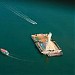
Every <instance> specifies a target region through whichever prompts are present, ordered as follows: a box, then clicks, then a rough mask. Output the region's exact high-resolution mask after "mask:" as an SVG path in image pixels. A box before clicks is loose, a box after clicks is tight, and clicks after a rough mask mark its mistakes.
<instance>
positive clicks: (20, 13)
mask: <svg viewBox="0 0 75 75" xmlns="http://www.w3.org/2000/svg"><path fill="white" fill-rule="evenodd" d="M8 9H9V10H10V11H12V12H13V13H14V14H16V15H17V16H19V17H21V18H23V19H25V20H26V21H28V22H29V23H31V24H37V22H35V21H33V20H32V19H31V18H29V17H28V16H27V15H24V14H23V13H22V12H21V11H20V12H19V11H16V10H15V9H13V8H8Z"/></svg>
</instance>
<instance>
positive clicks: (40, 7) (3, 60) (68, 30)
mask: <svg viewBox="0 0 75 75" xmlns="http://www.w3.org/2000/svg"><path fill="white" fill-rule="evenodd" d="M9 7H12V8H13V9H15V10H17V11H18V12H22V13H23V14H25V15H27V16H28V17H29V18H31V19H32V20H34V21H35V22H37V24H36V25H35V24H34V25H33V24H31V23H30V22H28V21H26V20H25V19H23V18H21V17H20V16H18V15H16V14H15V13H13V12H12V11H10V10H9V9H8V8H9ZM73 25H74V24H73V10H72V8H71V7H69V6H64V5H58V4H52V3H51V4H42V3H32V2H30V3H28V2H27V3H26V2H18V1H17V2H1V3H0V48H5V49H7V50H8V51H9V52H10V54H11V55H13V56H15V57H18V58H22V59H25V60H28V61H27V62H25V61H19V60H15V59H12V58H10V57H6V56H4V55H2V54H1V53H0V75H74V29H73V28H74V27H73ZM48 32H52V33H53V39H54V40H56V42H57V43H58V44H59V46H60V47H61V48H62V50H63V53H64V54H63V56H61V57H51V58H48V57H46V56H44V55H41V54H40V53H39V52H38V49H37V48H36V47H35V45H34V43H33V41H32V39H31V35H32V34H35V33H48ZM30 61H34V62H30Z"/></svg>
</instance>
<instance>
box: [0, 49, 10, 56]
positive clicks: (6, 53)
mask: <svg viewBox="0 0 75 75" xmlns="http://www.w3.org/2000/svg"><path fill="white" fill-rule="evenodd" d="M0 52H1V53H2V54H4V55H7V56H9V52H8V51H7V50H6V49H3V48H0Z"/></svg>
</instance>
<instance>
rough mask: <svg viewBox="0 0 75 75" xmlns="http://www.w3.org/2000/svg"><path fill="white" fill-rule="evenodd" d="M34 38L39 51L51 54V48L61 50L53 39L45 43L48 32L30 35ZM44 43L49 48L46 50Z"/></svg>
mask: <svg viewBox="0 0 75 75" xmlns="http://www.w3.org/2000/svg"><path fill="white" fill-rule="evenodd" d="M31 37H32V39H33V40H34V42H35V44H36V46H37V47H38V49H39V50H40V52H41V53H43V54H47V55H51V52H52V50H53V51H59V50H61V49H60V47H59V46H58V45H57V43H56V42H55V41H53V40H51V41H50V42H49V44H47V41H48V34H35V35H32V36H31ZM46 44H47V47H48V48H49V49H50V50H51V51H50V50H46Z"/></svg>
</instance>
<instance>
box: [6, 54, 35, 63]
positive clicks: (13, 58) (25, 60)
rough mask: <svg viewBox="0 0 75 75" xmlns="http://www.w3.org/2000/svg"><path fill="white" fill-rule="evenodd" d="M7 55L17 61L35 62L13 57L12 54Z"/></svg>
mask: <svg viewBox="0 0 75 75" xmlns="http://www.w3.org/2000/svg"><path fill="white" fill-rule="evenodd" d="M7 56H8V57H10V58H13V59H16V60H19V61H26V62H35V61H30V60H25V59H20V58H17V57H14V56H12V55H7Z"/></svg>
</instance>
